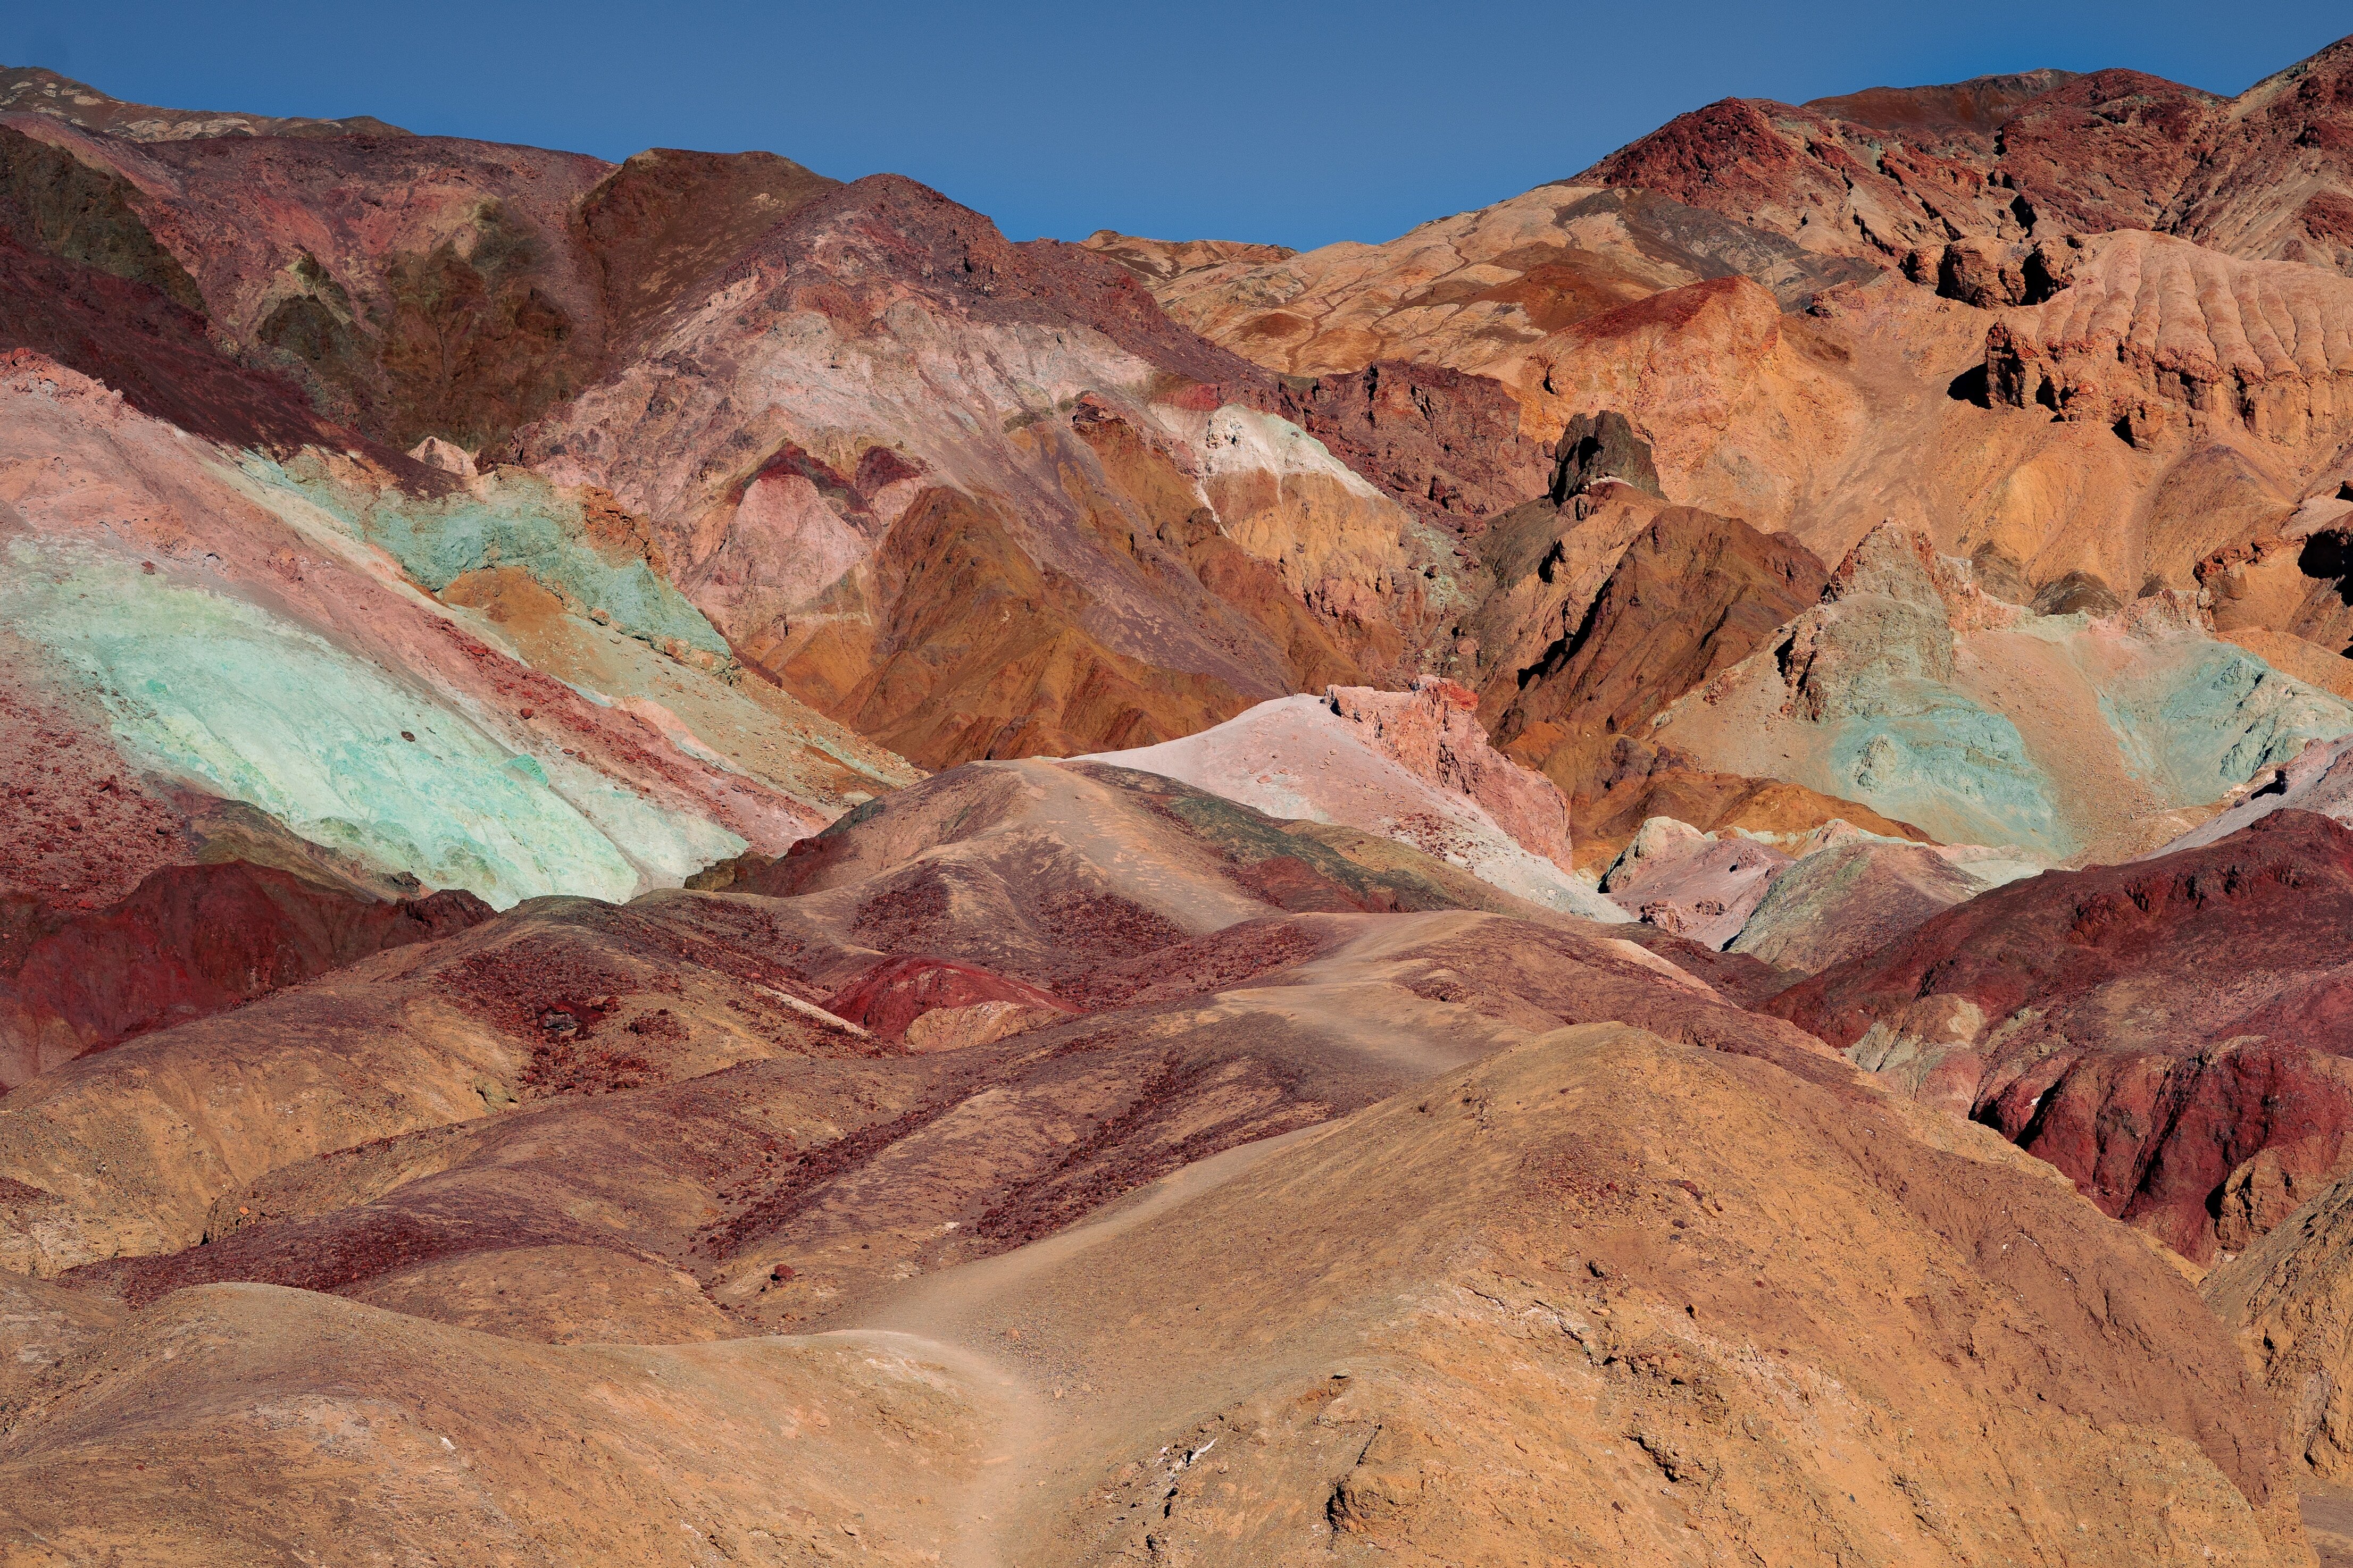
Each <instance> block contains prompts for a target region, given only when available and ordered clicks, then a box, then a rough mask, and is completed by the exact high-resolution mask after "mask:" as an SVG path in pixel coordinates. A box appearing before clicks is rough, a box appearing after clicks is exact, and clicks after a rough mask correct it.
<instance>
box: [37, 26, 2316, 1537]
mask: <svg viewBox="0 0 2353 1568" xmlns="http://www.w3.org/2000/svg"><path fill="white" fill-rule="evenodd" d="M2348 48H2353V42H2348V44H2342V45H2338V46H2337V47H2333V48H2332V49H2329V50H2327V51H2324V52H2323V53H2322V54H2321V55H2318V56H2316V57H2315V58H2313V59H2311V60H2309V61H2306V62H2304V63H2303V64H2302V65H2299V66H2297V67H2295V68H2292V69H2290V70H2289V71H2287V72H2284V73H2282V74H2281V75H2280V76H2277V77H2274V78H2272V79H2269V80H2267V81H2266V82H2264V83H2263V84H2259V85H2258V87H2256V88H2255V89H2252V90H2251V91H2250V92H2248V93H2246V94H2243V95H2242V96H2241V97H2239V98H2237V99H2232V100H2224V99H2220V98H2216V97H2213V96H2212V95H2210V94H2206V93H2202V92H2199V91H2197V90H2195V89H2188V88H2183V87H2180V86H2178V85H2176V84H2172V83H2167V82H2163V81H2159V80H2158V79H2154V78H2149V77H2146V76H2142V75H2139V74H2137V73H2134V72H2130V71H2121V70H2105V71H2094V72H2091V73H2087V74H2082V75H2077V74H2072V73H2068V72H2061V71H2052V70H2031V71H2025V72H2021V73H2019V74H2014V75H2008V76H2000V77H1988V78H1980V79H1975V80H1972V81H1968V82H1962V83H1957V84H1949V85H1946V86H1937V87H1924V88H1903V89H1897V88H1873V89H1865V90H1862V91H1860V92H1855V93H1851V94H1846V95H1842V96H1840V97H1836V98H1830V99H1822V100H1816V101H1814V102H1812V103H1810V104H1805V105H1798V106H1791V105H1786V104H1779V103H1772V102H1767V101H1763V100H1727V101H1726V102H1724V103H1719V104H1715V105H1712V106H1708V107H1706V108H1704V109H1702V110H1695V111H1694V112H1693V113H1690V114H1686V115H1683V116H1681V117H1679V118H1677V119H1675V120H1673V121H1670V122H1669V123H1668V124H1666V125H1665V126H1663V127H1662V129H1661V130H1660V131H1658V132H1655V133H1653V134H1652V135H1651V136H1648V137H1645V138H1643V139H1641V141H1638V142H1634V143H1632V144H1631V145H1630V146H1629V147H1627V148H1625V149H1622V150H1620V152H1618V153H1614V154H1612V155H1611V156H1610V157H1609V158H1607V159H1604V160H1603V161H1602V162H1601V163H1598V164H1596V165H1595V166H1594V167H1593V168H1591V169H1588V170H1587V171H1586V172H1585V173H1583V174H1579V175H1577V176H1576V177H1575V178H1574V179H1573V180H1569V181H1566V182H1562V183H1558V184H1549V185H1546V186H1542V187H1539V188H1538V189H1536V190H1535V191H1531V192H1527V193H1525V194H1524V195H1519V196H1515V197H1513V198H1511V199H1509V200H1506V201H1504V202H1500V203H1497V204H1495V205H1492V206H1489V207H1486V208H1483V209H1481V210H1479V211H1477V212H1472V213H1467V214H1461V215H1458V216H1451V217H1441V218H1438V219H1436V220H1434V221H1432V222H1430V223H1429V224H1425V225H1423V226H1420V227H1419V228H1416V229H1415V230H1413V231H1412V232H1410V233H1409V234H1407V235H1405V236H1403V237H1398V238H1397V239H1395V240H1392V241H1389V242H1388V243H1386V244H1380V245H1366V244H1353V243H1352V244H1343V245H1336V246H1330V247H1323V248H1321V249H1317V250H1313V251H1308V252H1304V253H1294V252H1293V251H1290V250H1288V249H1285V248H1283V247H1275V246H1267V245H1261V244H1256V243H1253V242H1250V241H1249V240H1247V239H1240V240H1228V239H1192V240H1185V241H1162V240H1155V239H1150V238H1145V237H1135V236H1127V235H1122V234H1117V233H1113V232H1111V231H1108V230H1105V231H1101V232H1098V233H1096V234H1095V235H1093V236H1092V237H1090V238H1089V239H1088V240H1087V241H1086V242H1084V243H1082V244H1077V245H1071V244H1063V243H1060V242H1055V241H1049V240H1039V241H1032V242H1029V243H1016V242H1014V241H1012V240H1010V239H1008V237H1007V236H1006V235H1004V234H1003V233H1002V232H1000V231H999V229H998V228H997V226H995V225H994V224H993V223H992V222H991V221H990V220H989V219H988V218H987V216H984V215H982V214H980V213H977V212H975V211H973V210H972V209H970V208H967V207H965V206H963V205H959V204H958V203H957V202H956V201H955V200H954V199H953V197H952V195H949V194H944V193H942V192H939V191H935V190H932V189H930V188H928V187H925V186H923V185H922V184H917V183H915V182H913V181H912V180H908V179H906V178H903V177H902V176H898V175H895V174H874V175H870V176H867V177H865V178H862V179H858V180H853V181H840V180H836V179H833V178H831V177H829V176H828V175H825V174H819V173H818V172H816V171H814V170H811V169H808V168H806V167H803V166H802V165H800V164H798V163H794V162H792V161H790V160H789V159H786V158H785V157H782V156H778V155H776V154H774V153H733V154H719V153H702V152H694V151H688V150H681V149H664V148H657V149H651V150H648V151H646V152H642V153H638V154H636V155H635V156H632V157H630V158H628V159H626V160H623V161H622V162H620V163H610V162H607V161H605V160H603V159H598V158H592V157H586V156H583V155H579V154H575V153H563V152H555V151H547V150H543V149H537V148H530V147H518V146H507V145H500V144H495V143H490V142H477V141H470V140H464V139H459V138H446V137H429V136H415V135H410V134H408V133H407V132H401V131H399V130H397V129H396V128H395V127H391V126H387V125H385V124H383V123H381V122H379V121H373V120H370V119H367V118H366V117H364V116H361V117H354V118H352V119H349V120H341V121H311V120H282V119H272V118H270V117H263V116H251V115H239V114H228V113H210V112H196V111H179V110H162V109H154V108H150V107H147V106H142V105H134V104H128V103H123V102H120V101H118V100H113V99H111V98H109V97H107V96H106V95H105V94H103V93H101V92H99V91H97V90H96V89H89V88H85V87H83V86H82V85H81V84H79V83H74V82H71V81H69V80H67V79H63V78H60V77H58V76H56V75H55V74H54V73H50V72H47V71H42V70H38V69H35V68H20V69H13V70H7V71H4V72H0V677H5V679H0V792H5V794H0V798H5V802H6V805H7V810H6V811H5V813H0V1298H5V1306H4V1307H0V1342H5V1343H0V1411H5V1420H0V1475H5V1480H6V1484H5V1486H0V1556H5V1557H8V1558H9V1559H10V1560H11V1561H14V1560H15V1559H16V1558H18V1557H22V1558H24V1559H25V1560H26V1561H27V1562H56V1563H81V1562H100V1561H105V1562H113V1561H123V1562H128V1561H132V1560H134V1559H136V1560H141V1561H147V1560H153V1561H170V1562H174V1563H179V1562H198V1563H209V1562H220V1563H231V1562H234V1563H247V1562H251V1561H254V1560H256V1559H257V1558H277V1557H288V1558H301V1559H305V1560H309V1559H312V1558H319V1559H335V1560H341V1559H343V1558H352V1557H359V1558H368V1559H374V1558H384V1559H385V1560H394V1559H397V1560H401V1561H408V1560H411V1559H415V1560H419V1561H422V1560H426V1559H432V1560H436V1561H450V1562H457V1563H504V1562H510V1561H524V1560H529V1561H538V1560H542V1559H549V1560H563V1561H567V1562H572V1561H577V1562H584V1563H663V1562H672V1561H675V1562H678V1563H709V1562H719V1561H747V1562H778V1563H786V1562H819V1561H828V1560H832V1559H835V1558H843V1557H847V1556H849V1555H853V1554H854V1555H857V1556H860V1557H871V1558H875V1559H878V1560H881V1561H903V1562H907V1563H923V1562H930V1563H937V1562H958V1563H999V1562H1005V1561H1011V1560H1014V1559H1015V1558H1017V1557H1018V1559H1019V1560H1020V1561H1023V1562H1029V1561H1033V1560H1035V1561H1041V1562H1053V1563H1064V1562H1067V1563H1105V1562H1112V1561H1128V1560H1134V1561H1151V1562H1159V1563H1198V1564H1208V1563H1287V1562H1294V1561H1296V1562H1305V1561H1307V1560H1309V1559H1311V1558H1313V1559H1314V1560H1317V1561H1324V1560H1333V1561H1341V1560H1346V1561H1363V1562H1372V1561H1376V1560H1377V1561H1382V1562H1389V1561H1407V1562H1422V1563H1460V1562H1466V1561H1490V1560H1492V1561H1498V1562H1501V1561H1513V1562H1521V1561H1525V1562H1578V1563H1599V1562H1620V1561H1623V1562H1642V1563H1651V1562H1659V1563H1686V1562H1687V1563H1703V1562H1706V1563H1714V1562H1718V1561H1729V1560H1731V1559H1733V1558H1738V1559H1740V1560H1742V1561H1754V1562H1773V1563H1778V1562H1791V1563H1797V1562H1813V1561H1818V1560H1828V1559H1837V1560H1841V1561H1852V1562H1858V1563H1912V1562H1926V1561H1935V1562H1945V1561H1951V1562H1964V1561H1966V1562H1988V1563H1991V1562H2004V1563H2006V1562H2016V1561H2030V1560H2031V1561H2049V1562H2060V1561H2064V1562H2068V1563H2086V1564H2098V1563H2135V1564H2140V1563H2215V1562H2229V1563H2243V1564H2249V1565H2267V1564H2277V1565H2280V1568H2288V1565H2300V1564H2306V1563H2314V1562H2316V1561H2321V1560H2325V1555H2324V1557H2316V1556H2315V1554H2314V1550H2315V1548H2316V1547H2317V1548H2319V1549H2320V1550H2321V1552H2323V1553H2324V1554H2327V1553H2333V1552H2336V1550H2337V1548H2336V1546H2335V1545H2334V1542H2335V1541H2336V1540H2337V1539H2339V1538H2340V1537H2346V1538H2353V1532H2348V1531H2340V1530H2338V1529H2337V1524H2338V1523H2341V1522H2342V1518H2341V1517H2340V1515H2339V1513H2338V1512H2337V1511H2335V1510H2337V1509H2338V1507H2339V1506H2340V1500H2339V1499H2338V1497H2337V1493H2335V1492H2334V1491H2332V1490H2330V1489H2331V1488H2333V1487H2335V1486H2337V1484H2339V1483H2340V1482H2341V1481H2342V1480H2343V1479H2344V1478H2343V1471H2344V1459H2343V1445H2341V1444H2339V1443H2338V1442H2337V1437H2336V1436H2335V1434H2336V1433H2337V1428H2338V1427H2339V1426H2342V1423H2341V1422H2340V1421H2339V1420H2338V1419H2337V1413H2336V1407H2337V1404H2338V1403H2339V1402H2340V1401H2338V1399H2337V1395H2336V1394H2334V1393H2332V1392H2331V1391H2332V1390H2333V1389H2335V1388H2336V1387H2337V1384H2340V1383H2341V1382H2342V1381H2343V1375H2344V1369H2343V1367H2342V1366H2341V1365H2340V1363H2342V1362H2343V1361H2344V1359H2345V1358H2344V1357H2343V1355H2342V1354H2340V1353H2339V1351H2340V1350H2341V1346H2339V1345H2338V1344H2337V1342H2338V1341H2340V1340H2341V1339H2342V1338H2343V1334H2342V1332H2341V1329H2342V1323H2341V1321H2340V1320H2341V1319H2342V1318H2343V1317H2344V1313H2343V1311H2342V1310H2340V1308H2339V1306H2338V1302H2337V1299H2338V1297H2339V1296H2341V1295H2343V1294H2344V1292H2343V1291H2342V1290H2341V1289H2339V1286H2338V1283H2337V1281H2338V1279H2339V1277H2340V1276H2341V1275H2342V1274H2343V1272H2344V1270H2343V1269H2342V1268H2340V1266H2339V1260H2338V1253H2339V1252H2340V1251H2342V1250H2343V1249H2342V1248H2341V1247H2340V1246H2339V1244H2338V1232H2339V1231H2340V1230H2341V1229H2342V1228H2343V1227H2342V1226H2341V1224H2340V1220H2341V1217H2342V1216H2341V1214H2340V1212H2339V1211H2340V1210H2342V1209H2343V1208H2344V1207H2345V1206H2346V1203H2347V1201H2348V1200H2347V1199H2346V1197H2345V1193H2346V1190H2347V1188H2346V1184H2347V1183H2348V1182H2353V1148H2348V1145H2347V1140H2346V1138H2345V1137H2344V1131H2345V1128H2346V1126H2347V1125H2348V1116H2347V1114H2346V1111H2347V1106H2348V1103H2349V1102H2348V1097H2347V1093H2346V1085H2347V1083H2348V1081H2353V1079H2348V1076H2347V1074H2346V1072H2345V1071H2344V1069H2343V1065H2342V1064H2343V1061H2344V1058H2345V1056H2346V1052H2345V1050H2344V1049H2343V1048H2342V1042H2340V1041H2338V1040H2337V1038H2336V1033H2335V1031H2336V1029H2337V1015H2338V1013H2339V1012H2340V1011H2341V1009H2340V1008H2339V1007H2338V1006H2337V1001H2336V997H2337V977H2338V974H2339V972H2340V971H2341V970H2342V969H2343V967H2344V964H2343V962H2342V961H2343V958H2344V954H2343V952H2342V951H2341V950H2342V948H2343V945H2344V944H2343V931H2344V930H2345V929H2346V924H2347V920H2348V914H2353V911H2348V908H2347V907H2345V906H2346V899H2347V896H2348V887H2353V882H2348V875H2353V837H2348V832H2353V830H2348V827H2347V826H2345V822H2344V820H2343V819H2348V818H2353V790H2348V787H2347V785H2346V778H2345V774H2346V767H2345V755H2346V753H2347V752H2348V749H2353V665H2348V663H2347V660H2346V658H2344V657H2343V656H2344V655H2345V654H2346V653H2347V652H2348V647H2353V615H2348V604H2353V587H2348V583H2353V426H2348V417H2353V405H2345V404H2344V403H2343V402H2342V400H2341V398H2340V395H2339V391H2338V388H2339V384H2340V383H2341V382H2342V381H2343V380H2344V377H2345V375H2346V374H2347V372H2348V356H2353V293H2348V290H2353V279H2348V276H2347V272H2348V266H2353V250H2348V247H2347V245H2345V244H2340V243H2339V241H2340V240H2342V239H2343V238H2344V236H2342V235H2339V234H2338V233H2337V227H2341V226H2332V225H2336V218H2335V217H2334V216H2332V215H2333V214H2335V212H2336V207H2335V206H2333V205H2331V204H2332V203H2334V204H2336V205H2348V200H2353V174H2348V166H2347V163H2346V156H2347V154H2346V148H2347V146H2348V145H2353V143H2348V142H2347V140H2346V136H2345V134H2344V132H2345V126H2344V125H2343V124H2342V123H2340V122H2341V121H2344V119H2345V115H2344V111H2343V106H2344V101H2345V96H2344V89H2343V88H2342V86H2341V81H2342V79H2343V78H2344V77H2345V74H2346V68H2347V62H2348V59H2353V56H2348V54H2347V50H2348ZM2348 210H2353V205H2348ZM2346 1517H2353V1516H2346Z"/></svg>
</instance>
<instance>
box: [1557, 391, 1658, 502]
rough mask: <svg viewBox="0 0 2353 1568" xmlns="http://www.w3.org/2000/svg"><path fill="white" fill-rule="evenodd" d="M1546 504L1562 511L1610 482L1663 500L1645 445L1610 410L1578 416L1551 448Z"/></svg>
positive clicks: (1624, 420)
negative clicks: (1574, 499)
mask: <svg viewBox="0 0 2353 1568" xmlns="http://www.w3.org/2000/svg"><path fill="white" fill-rule="evenodd" d="M1552 451H1553V470H1552V489H1551V491H1550V494H1551V497H1552V504H1553V505H1555V506H1564V505H1566V504H1567V501H1568V499H1569V497H1571V496H1577V495H1583V494H1584V493H1585V492H1586V491H1587V490H1588V489H1591V488H1592V487H1593V486H1594V485H1596V484H1599V482H1600V481H1602V480H1603V479H1616V480H1618V481H1620V483H1622V484H1629V485H1631V486H1633V487H1634V488H1635V489H1638V490H1641V491H1643V492H1645V493H1646V494H1650V495H1654V496H1657V497H1659V498H1660V499H1661V500H1664V499H1665V496H1666V492H1665V491H1663V490H1662V489H1659V470H1658V468H1657V467H1656V466H1655V465H1654V464H1653V463H1652V462H1651V444H1650V443H1649V442H1648V441H1645V440H1643V439H1642V437H1641V436H1639V435H1637V434H1636V433H1635V430H1634V426H1633V424H1632V422H1631V421H1630V420H1629V419H1628V418H1627V417H1626V416H1624V415H1623V414H1620V413H1619V412H1617V411H1616V410H1615V409H1604V410H1603V411H1602V412H1600V413H1599V414H1579V415H1577V416H1575V417H1574V418H1572V419H1570V420H1569V422H1568V425H1567V427H1566V428H1565V429H1563V430H1562V431H1561V433H1560V439H1559V440H1557V441H1556V442H1554V443H1553V449H1552Z"/></svg>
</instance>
